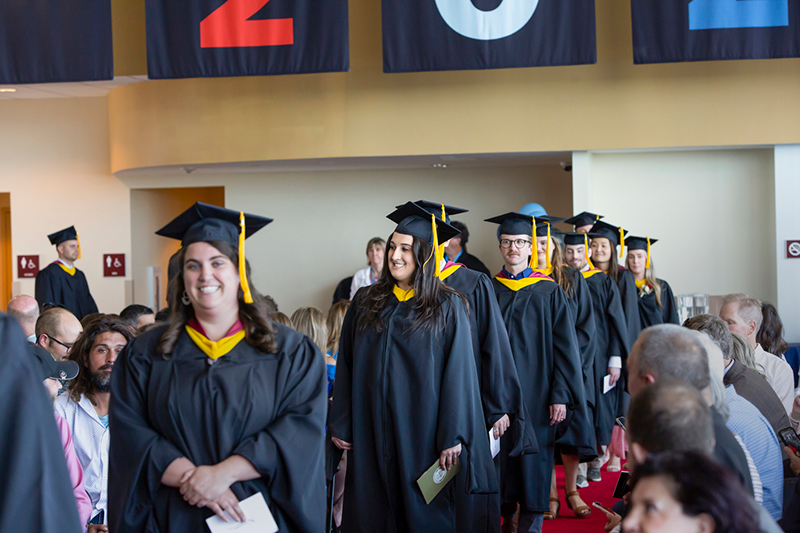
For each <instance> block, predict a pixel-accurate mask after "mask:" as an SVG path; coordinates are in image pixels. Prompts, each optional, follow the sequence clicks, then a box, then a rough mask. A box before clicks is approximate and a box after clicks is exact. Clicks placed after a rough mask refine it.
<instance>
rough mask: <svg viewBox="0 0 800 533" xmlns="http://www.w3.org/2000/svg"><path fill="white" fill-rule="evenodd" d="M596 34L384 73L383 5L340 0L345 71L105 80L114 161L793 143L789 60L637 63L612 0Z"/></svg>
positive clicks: (621, 11) (796, 122) (796, 130)
mask: <svg viewBox="0 0 800 533" xmlns="http://www.w3.org/2000/svg"><path fill="white" fill-rule="evenodd" d="M118 1H120V2H122V1H123V0H118ZM130 1H133V0H130ZM597 38H598V43H597V46H598V64H597V65H584V66H574V67H552V68H528V69H507V70H493V71H463V72H432V73H409V74H384V73H383V72H382V57H381V20H380V3H379V2H377V1H375V0H351V1H350V43H351V68H352V71H351V72H349V73H334V74H316V75H293V76H271V77H270V76H263V77H250V78H227V79H191V80H168V81H153V82H148V83H144V84H136V85H130V86H125V87H120V88H118V89H115V90H114V91H112V93H111V95H110V98H109V113H110V119H111V161H112V168H113V171H114V172H117V171H119V170H124V169H132V168H140V167H149V166H158V165H171V164H197V163H221V162H232V161H255V160H280V159H303V158H322V157H357V156H384V155H408V154H448V153H481V152H527V151H549V150H556V151H558V150H597V149H630V148H649V147H672V146H724V145H762V144H772V143H794V142H800V98H797V94H798V87H800V68H798V65H800V63H799V62H798V60H797V59H778V60H764V61H716V62H705V63H683V64H664V65H639V66H634V65H633V56H632V51H631V22H630V3H629V2H627V1H622V0H614V1H602V2H597Z"/></svg>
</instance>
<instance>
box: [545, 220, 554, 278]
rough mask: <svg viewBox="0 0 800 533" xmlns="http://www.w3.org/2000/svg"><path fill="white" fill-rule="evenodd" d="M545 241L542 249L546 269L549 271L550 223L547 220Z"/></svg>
mask: <svg viewBox="0 0 800 533" xmlns="http://www.w3.org/2000/svg"><path fill="white" fill-rule="evenodd" d="M546 224H547V243H546V245H547V246H546V247H545V249H544V255H545V257H547V271H548V272H549V271H550V269H551V268H552V266H551V265H550V223H549V222H547V223H546Z"/></svg>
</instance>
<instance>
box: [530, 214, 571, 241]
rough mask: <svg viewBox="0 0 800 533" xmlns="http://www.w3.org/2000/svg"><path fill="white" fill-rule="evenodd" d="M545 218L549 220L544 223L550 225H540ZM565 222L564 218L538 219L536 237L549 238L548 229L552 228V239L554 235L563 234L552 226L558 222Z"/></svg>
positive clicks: (549, 217) (548, 217)
mask: <svg viewBox="0 0 800 533" xmlns="http://www.w3.org/2000/svg"><path fill="white" fill-rule="evenodd" d="M543 218H547V220H545V221H544V222H549V223H550V224H542V223H540V221H541V220H542V219H543ZM563 220H564V219H563V218H559V217H551V216H547V217H536V236H537V237H547V229H548V228H550V236H551V237H552V236H553V235H558V234H560V233H562V232H561V230H558V229H556V228H553V227H552V226H551V225H552V224H555V223H556V222H561V221H563Z"/></svg>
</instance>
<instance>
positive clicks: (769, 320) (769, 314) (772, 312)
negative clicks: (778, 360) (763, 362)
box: [756, 302, 789, 356]
mask: <svg viewBox="0 0 800 533" xmlns="http://www.w3.org/2000/svg"><path fill="white" fill-rule="evenodd" d="M761 314H762V315H763V317H764V320H763V321H762V322H761V327H760V328H759V330H758V334H757V335H756V342H757V343H759V344H760V345H761V347H762V348H763V349H764V350H765V351H767V352H769V353H771V354H773V355H778V356H780V355H783V354H784V353H786V350H788V349H789V345H788V344H787V343H786V340H785V339H784V338H783V322H782V321H781V317H780V315H778V310H777V309H775V306H773V305H772V304H771V303H767V302H764V303H763V304H762V305H761Z"/></svg>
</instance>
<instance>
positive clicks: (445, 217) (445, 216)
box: [436, 204, 447, 271]
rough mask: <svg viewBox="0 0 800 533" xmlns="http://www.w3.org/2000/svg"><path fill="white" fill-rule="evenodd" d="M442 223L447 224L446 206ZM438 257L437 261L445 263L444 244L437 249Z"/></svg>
mask: <svg viewBox="0 0 800 533" xmlns="http://www.w3.org/2000/svg"><path fill="white" fill-rule="evenodd" d="M442 222H447V213H446V212H445V210H444V204H442ZM437 252H438V255H437V256H436V257H437V259H441V261H444V243H441V244H440V245H439V247H438V248H437ZM441 261H440V262H439V267H438V268H439V270H440V271H441V268H442V267H441Z"/></svg>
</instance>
